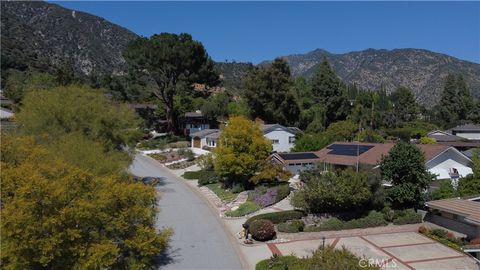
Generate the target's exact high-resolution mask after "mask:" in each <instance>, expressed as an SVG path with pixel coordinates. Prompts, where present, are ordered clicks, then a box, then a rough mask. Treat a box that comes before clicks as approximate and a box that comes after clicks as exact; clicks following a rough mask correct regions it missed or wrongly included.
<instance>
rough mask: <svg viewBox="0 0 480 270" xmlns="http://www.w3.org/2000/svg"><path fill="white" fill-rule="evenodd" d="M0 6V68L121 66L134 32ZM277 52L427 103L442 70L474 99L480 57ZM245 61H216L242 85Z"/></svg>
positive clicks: (305, 69) (298, 63)
mask: <svg viewBox="0 0 480 270" xmlns="http://www.w3.org/2000/svg"><path fill="white" fill-rule="evenodd" d="M1 8H2V14H1V31H2V39H1V46H2V50H1V57H2V63H1V66H2V73H3V72H4V71H5V70H7V69H8V68H15V69H26V68H27V67H31V68H36V69H41V70H46V71H49V70H51V69H52V68H53V67H55V66H57V65H59V64H61V63H62V62H65V61H68V62H70V63H72V64H73V66H74V70H75V72H76V73H77V74H79V75H80V76H91V75H92V74H97V75H101V74H110V73H114V74H121V73H123V72H125V71H126V63H125V60H124V59H123V57H122V52H123V50H124V49H125V48H126V46H127V44H128V43H129V42H130V41H131V40H134V39H135V38H137V37H138V35H137V34H135V33H133V32H132V31H130V30H128V29H126V28H124V27H121V26H118V25H116V24H113V23H111V22H109V21H107V20H105V19H103V18H101V17H97V16H94V15H91V14H87V13H84V12H79V11H74V10H70V9H66V8H63V7H61V6H59V5H56V4H51V3H46V2H41V1H35V2H20V1H18V2H17V1H2V2H1ZM207 49H208V48H207ZM282 57H284V58H285V59H286V60H287V61H288V63H289V65H290V68H291V71H292V74H293V75H294V76H306V77H309V76H311V75H312V74H313V72H314V71H315V68H316V66H317V65H318V64H319V63H320V62H321V61H322V60H323V59H327V60H328V61H329V62H330V64H331V65H332V67H333V69H334V70H335V72H336V73H337V74H338V76H339V77H340V78H341V79H342V80H344V81H345V82H347V83H350V84H355V85H357V86H358V87H360V88H363V89H370V90H378V89H380V88H382V87H383V88H385V89H386V90H387V91H388V92H391V91H393V90H394V89H396V88H397V87H398V86H407V87H409V88H411V89H412V90H413V92H414V93H415V96H416V97H417V100H418V101H419V102H420V103H422V104H425V105H432V104H434V103H435V102H436V101H438V98H439V96H440V93H441V91H442V88H443V83H444V78H445V77H446V76H447V74H449V73H455V74H463V75H464V76H465V78H466V80H467V82H468V84H469V86H470V89H471V90H472V93H473V96H474V97H476V98H480V64H477V63H473V62H468V61H463V60H460V59H457V58H455V57H452V56H449V55H445V54H440V53H435V52H431V51H428V50H423V49H394V50H376V49H367V50H363V51H356V52H349V53H342V54H334V53H330V52H328V51H326V50H322V49H316V50H313V51H311V52H309V53H306V54H292V55H287V56H282ZM268 62H269V61H265V62H263V63H261V64H266V63H268ZM261 64H260V65H261ZM250 67H251V64H247V63H231V62H229V63H217V65H216V68H217V70H218V71H219V72H220V73H221V76H222V78H223V80H224V82H226V83H225V85H227V87H229V86H231V87H235V88H240V87H241V86H240V85H241V79H242V77H243V76H244V75H245V74H246V72H247V70H248V68H250Z"/></svg>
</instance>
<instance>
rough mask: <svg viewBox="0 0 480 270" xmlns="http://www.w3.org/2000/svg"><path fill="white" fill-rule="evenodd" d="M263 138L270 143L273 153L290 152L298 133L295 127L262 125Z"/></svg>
mask: <svg viewBox="0 0 480 270" xmlns="http://www.w3.org/2000/svg"><path fill="white" fill-rule="evenodd" d="M261 129H262V131H263V134H264V136H265V137H266V138H267V139H269V140H270V141H272V146H273V151H274V152H290V150H291V149H292V148H293V147H294V146H295V136H296V135H297V134H298V133H300V132H301V131H300V129H298V128H296V127H284V126H282V125H280V124H266V125H262V126H261Z"/></svg>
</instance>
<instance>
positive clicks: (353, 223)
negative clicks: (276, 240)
mask: <svg viewBox="0 0 480 270" xmlns="http://www.w3.org/2000/svg"><path fill="white" fill-rule="evenodd" d="M385 225H388V222H387V221H386V220H385V218H384V216H383V214H382V213H379V212H376V211H371V212H370V213H369V214H368V215H367V216H366V217H363V218H358V219H351V220H349V221H342V220H340V219H338V218H335V217H333V218H329V219H327V220H325V221H323V222H322V223H320V224H317V225H311V226H307V227H305V229H304V231H306V232H307V231H308V232H319V231H336V230H349V229H358V228H370V227H378V226H385Z"/></svg>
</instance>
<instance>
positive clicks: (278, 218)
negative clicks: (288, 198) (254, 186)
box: [245, 210, 305, 224]
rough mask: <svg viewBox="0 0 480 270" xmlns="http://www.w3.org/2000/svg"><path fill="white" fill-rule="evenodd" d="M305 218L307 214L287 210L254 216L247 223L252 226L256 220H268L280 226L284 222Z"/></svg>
mask: <svg viewBox="0 0 480 270" xmlns="http://www.w3.org/2000/svg"><path fill="white" fill-rule="evenodd" d="M304 216H305V212H303V211H300V210H287V211H282V212H273V213H266V214H260V215H256V216H253V217H251V218H249V219H248V220H247V221H246V222H245V223H246V224H250V223H251V222H252V221H254V220H256V219H267V220H270V221H271V222H272V223H273V224H278V223H282V222H286V221H289V220H292V219H300V218H302V217H304Z"/></svg>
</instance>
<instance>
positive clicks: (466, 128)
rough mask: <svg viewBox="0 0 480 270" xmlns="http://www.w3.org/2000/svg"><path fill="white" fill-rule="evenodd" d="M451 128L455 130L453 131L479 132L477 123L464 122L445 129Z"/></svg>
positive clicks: (479, 128) (479, 126)
mask: <svg viewBox="0 0 480 270" xmlns="http://www.w3.org/2000/svg"><path fill="white" fill-rule="evenodd" d="M452 130H455V131H476V132H480V125H479V124H465V125H461V126H456V127H454V128H451V129H449V130H447V131H452Z"/></svg>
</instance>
